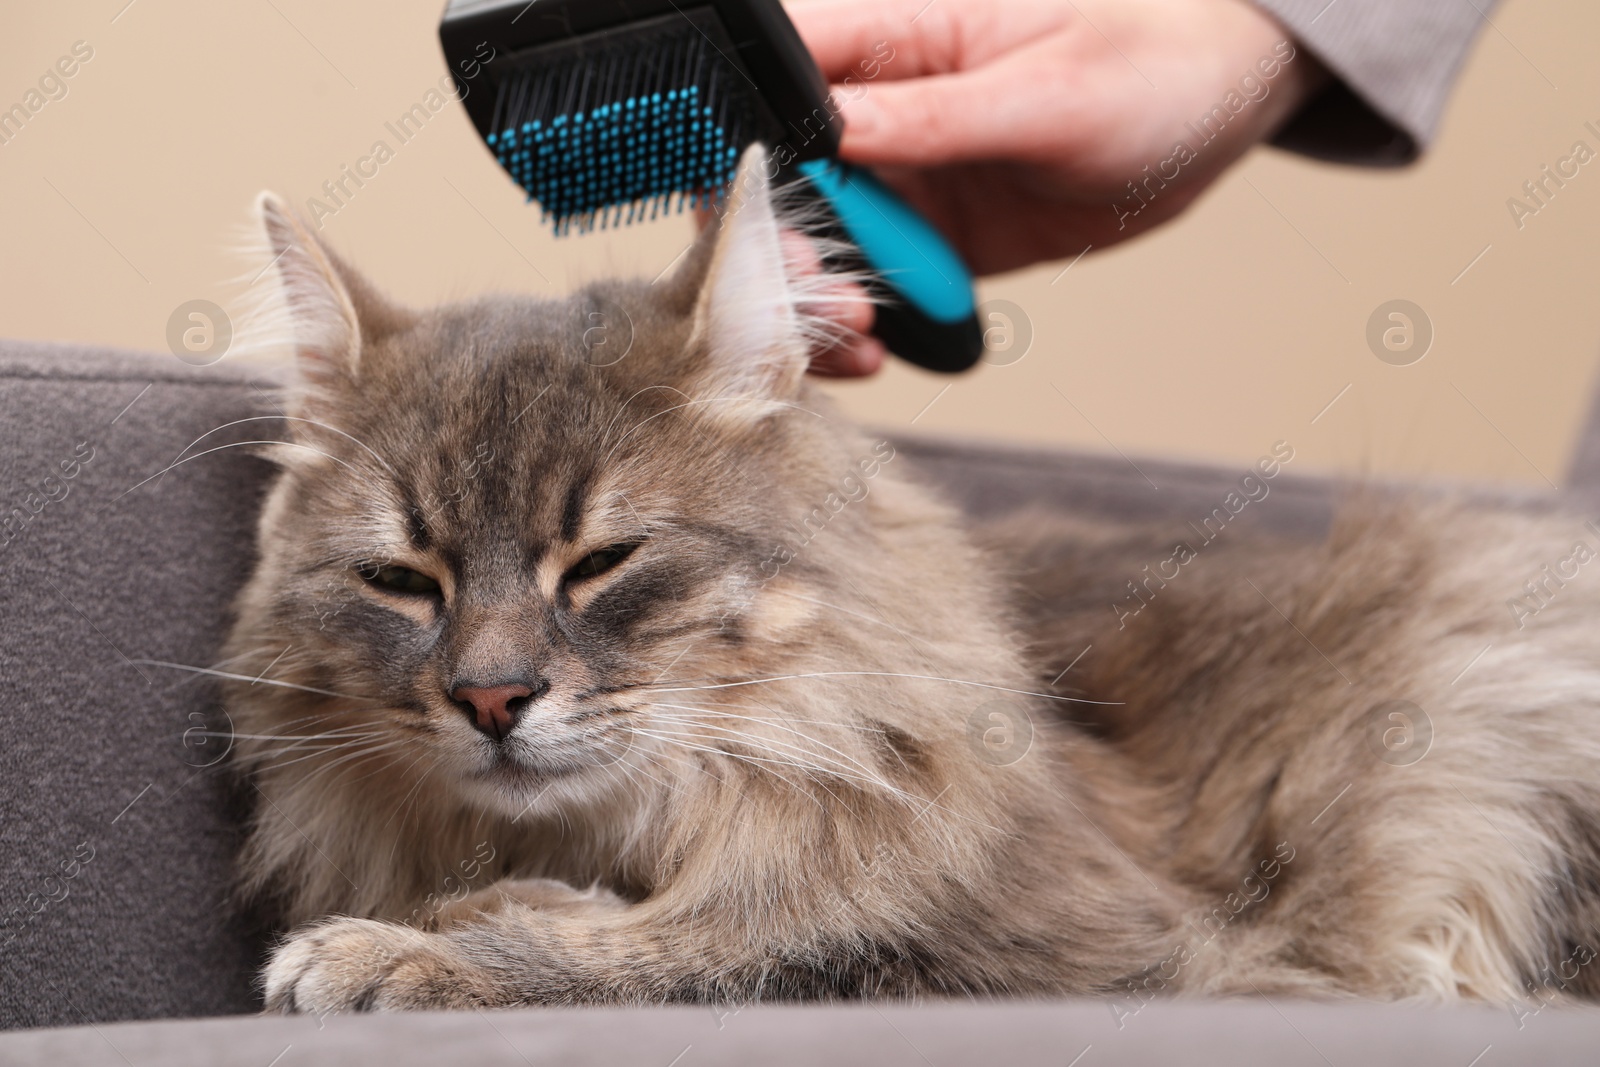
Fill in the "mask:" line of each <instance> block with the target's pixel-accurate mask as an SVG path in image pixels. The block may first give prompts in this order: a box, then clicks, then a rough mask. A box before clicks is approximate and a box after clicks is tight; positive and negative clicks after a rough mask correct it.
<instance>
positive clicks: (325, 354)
mask: <svg viewBox="0 0 1600 1067" xmlns="http://www.w3.org/2000/svg"><path fill="white" fill-rule="evenodd" d="M256 212H257V215H258V217H259V218H260V220H261V230H262V234H263V236H264V237H265V239H266V251H267V253H268V254H269V255H270V256H271V257H272V263H273V265H274V267H275V269H276V270H277V272H278V278H279V281H280V283H281V288H282V294H283V309H284V311H285V313H286V314H287V316H288V323H287V327H288V331H287V332H288V333H289V334H290V336H291V339H292V343H293V346H294V349H295V353H296V357H297V358H296V363H297V364H298V366H299V370H300V378H301V380H302V381H303V382H304V383H305V384H306V385H307V386H309V387H311V388H312V389H314V390H315V389H327V388H329V387H334V386H337V385H339V384H342V383H351V382H354V381H355V380H356V378H357V375H358V371H359V369H360V365H361V357H362V351H363V348H364V347H365V344H364V343H370V342H371V341H373V340H375V339H376V338H378V337H380V336H382V335H383V334H385V333H388V332H390V331H392V330H395V329H398V328H400V327H401V326H403V325H405V323H406V322H407V321H408V318H409V315H408V313H407V312H405V311H403V310H402V309H400V308H397V307H395V306H394V305H393V304H390V303H389V302H388V301H387V300H385V299H384V298H383V297H382V296H380V295H379V294H378V292H377V290H376V289H374V288H373V287H372V285H371V283H369V282H368V281H367V280H366V279H365V278H363V277H361V275H360V274H358V273H357V272H356V271H355V270H354V269H353V268H352V267H350V266H349V265H348V264H346V263H344V262H343V261H342V260H341V259H340V258H339V257H338V256H337V255H335V254H334V252H333V250H332V249H330V248H328V247H327V246H326V245H324V244H323V243H322V242H321V241H320V240H319V239H318V238H317V236H316V234H314V233H312V232H311V229H310V227H308V226H307V225H306V223H305V221H304V220H303V219H301V218H300V217H299V216H298V215H297V214H295V212H294V211H293V210H292V209H291V208H290V207H289V206H288V205H287V204H285V203H284V202H283V201H282V200H280V199H278V197H276V196H274V195H273V194H272V193H262V194H261V196H260V197H259V198H257V200H256Z"/></svg>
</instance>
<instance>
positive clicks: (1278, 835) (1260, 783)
mask: <svg viewBox="0 0 1600 1067" xmlns="http://www.w3.org/2000/svg"><path fill="white" fill-rule="evenodd" d="M760 169H761V164H760V159H759V157H758V156H753V155H752V156H747V157H746V160H745V164H744V167H743V169H742V171H741V175H740V179H739V181H738V182H737V183H736V189H735V194H734V197H733V199H732V201H731V204H730V209H729V211H728V212H727V214H726V215H725V217H724V218H723V220H722V222H721V224H720V225H719V226H717V227H714V228H713V229H711V230H709V231H708V232H707V233H706V235H705V236H704V237H703V238H702V239H701V241H700V242H699V243H698V244H697V246H696V248H695V250H694V251H693V253H692V254H691V255H690V256H689V257H688V259H687V261H686V263H685V265H684V266H683V267H682V268H681V269H680V270H679V271H678V272H677V273H676V274H674V275H673V276H672V277H670V278H669V279H666V280H663V281H662V282H660V283H658V284H656V285H653V286H652V285H647V284H644V283H606V284H600V285H595V286H591V287H589V288H588V289H586V290H584V291H582V292H580V293H579V294H577V295H575V296H574V297H572V298H571V299H568V300H565V301H555V302H550V301H545V302H541V301H535V300H531V299H526V298H509V297H492V298H486V299H482V300H478V301H473V302H469V303H464V304H458V305H449V306H445V307H442V308H439V309H436V310H433V311H430V312H412V311H408V310H404V309H401V308H398V307H395V306H393V305H392V304H390V303H389V302H387V301H386V300H385V299H384V298H382V297H381V296H380V295H378V294H377V293H376V291H375V290H374V289H373V288H372V287H371V286H370V285H368V284H367V283H365V282H364V281H362V280H361V278H360V277H359V276H358V275H356V274H355V273H354V272H353V271H352V270H351V269H350V268H349V267H348V266H346V265H345V264H344V263H342V262H341V261H340V260H339V259H338V258H337V257H336V256H335V255H334V254H333V253H332V252H330V251H328V250H327V249H326V248H324V247H323V246H322V245H321V244H320V243H319V242H318V241H317V239H316V238H315V237H314V236H313V235H312V234H311V233H310V232H309V231H308V230H307V228H306V227H305V226H304V225H302V224H301V223H300V222H299V221H297V220H296V219H295V218H294V217H293V215H292V214H291V213H290V212H289V211H288V210H287V209H285V208H284V206H283V205H282V204H281V203H280V202H279V201H277V200H275V199H272V198H271V197H265V198H263V200H262V202H261V207H260V210H261V216H262V220H263V228H264V230H265V233H266V237H267V241H268V243H269V244H270V246H271V250H272V254H273V256H275V257H276V259H277V263H278V270H279V271H280V273H281V276H282V280H283V296H284V300H285V307H286V308H287V312H288V316H289V319H290V321H291V322H292V323H293V326H294V343H295V347H296V349H297V353H298V354H297V361H298V364H299V367H300V375H299V385H298V386H297V388H296V390H295V391H294V393H293V395H292V397H291V398H290V404H291V405H292V406H291V408H290V415H289V418H288V420H287V425H288V427H289V429H288V440H287V441H286V442H285V443H284V445H283V446H281V447H277V448H274V449H273V455H274V458H275V459H277V460H278V461H279V462H280V463H281V466H282V473H281V474H280V476H279V478H278V480H277V482H276V484H275V486H274V487H273V489H272V492H271V495H270V497H269V499H268V502H267V505H266V508H265V512H264V514H263V517H262V520H261V533H260V562H259V564H258V566H257V568H256V571H255V573H254V574H253V576H252V577H251V579H250V581H249V584H248V585H247V587H246V588H245V589H244V591H243V592H242V593H241V595H240V597H239V600H238V603H237V622H236V624H235V626H234V629H233V632H232V634H231V637H230V639H229V642H228V648H227V651H226V655H227V657H228V658H227V660H225V663H224V665H225V666H226V670H225V671H224V672H223V673H224V674H226V675H228V676H230V679H232V680H229V681H227V682H226V683H225V690H226V700H227V705H228V709H229V712H230V715H231V717H232V720H233V723H234V724H235V727H236V729H237V731H238V733H237V745H236V749H235V751H236V754H237V757H238V762H239V766H240V769H241V771H242V772H243V773H244V774H246V775H248V780H249V781H250V783H251V785H252V795H253V796H254V799H255V802H256V803H255V811H254V816H253V822H252V824H251V827H250V833H249V838H248V842H247V846H246V848H245V851H244V856H243V884H244V890H245V892H246V893H247V894H248V895H249V896H251V897H252V898H255V899H257V900H261V901H266V902H270V903H271V905H272V906H274V907H275V908H276V909H277V911H278V913H279V915H280V916H281V918H282V920H283V921H284V923H285V924H286V926H289V927H292V928H293V929H292V932H291V933H290V934H288V936H287V937H286V939H285V940H284V941H283V942H282V943H281V944H280V945H279V946H278V947H277V949H276V950H275V952H274V955H273V957H272V960H271V962H270V964H269V966H268V967H267V970H266V974H265V979H264V981H265V994H266V1001H267V1006H268V1008H269V1009H270V1010H278V1011H311V1012H325V1011H336V1010H345V1009H396V1008H422V1007H471V1006H493V1005H512V1004H529V1003H546V1004H557V1003H611V1004H619V1003H660V1002H671V1001H699V1002H727V1001H732V1002H739V1003H743V1002H747V1001H750V1000H755V999H765V1000H770V999H782V998H838V997H844V998H850V997H870V996H897V997H904V996H913V995H925V994H967V995H998V994H1023V995H1039V994H1098V995H1104V996H1108V997H1112V998H1114V999H1113V1001H1112V1003H1113V1005H1114V1010H1116V1011H1118V1012H1119V1013H1121V1014H1126V1013H1129V1012H1136V1011H1137V1010H1139V1008H1140V1007H1141V1006H1142V1004H1143V1003H1144V1002H1146V1001H1147V1000H1149V999H1150V998H1151V997H1152V996H1154V995H1157V994H1162V993H1172V992H1179V991H1183V992H1210V993H1223V994H1226V993H1253V992H1254V991H1258V990H1259V991H1261V992H1265V993H1269V994H1270V993H1273V992H1286V993H1294V994H1307V995H1319V996H1332V995H1342V996H1349V995H1359V996H1371V997H1385V998H1399V997H1425V998H1431V999H1451V998H1457V997H1477V998H1487V999H1491V1000H1498V1001H1503V1002H1513V1001H1516V1000H1517V999H1518V998H1520V997H1523V996H1524V995H1525V993H1526V991H1528V990H1530V989H1534V988H1537V989H1539V990H1540V991H1541V994H1542V995H1544V996H1546V997H1551V996H1556V995H1558V994H1566V995H1571V994H1580V995H1591V994H1592V993H1593V992H1594V991H1595V990H1597V989H1600V981H1597V980H1596V979H1595V977H1594V974H1593V973H1592V972H1593V971H1594V970H1595V968H1592V967H1588V966H1587V965H1588V963H1589V962H1590V961H1591V960H1592V959H1593V956H1594V951H1593V948H1592V946H1593V945H1594V944H1595V943H1596V937H1597V936H1600V935H1597V933H1596V922H1597V920H1600V915H1597V910H1600V828H1597V827H1600V824H1597V814H1600V772H1597V770H1596V766H1597V764H1596V756H1597V749H1600V718H1597V715H1600V649H1597V648H1596V644H1595V641H1594V639H1593V636H1592V634H1591V631H1590V630H1589V629H1588V626H1587V623H1588V622H1589V620H1591V619H1594V618H1596V617H1600V616H1597V613H1596V610H1595V609H1596V608H1597V606H1600V604H1597V598H1600V592H1597V590H1600V586H1596V585H1595V583H1593V582H1589V583H1585V582H1583V581H1581V580H1579V581H1574V582H1572V583H1570V585H1569V586H1566V587H1563V588H1562V589H1561V590H1560V592H1559V593H1558V594H1557V595H1554V596H1552V597H1550V598H1549V600H1548V603H1546V604H1545V606H1543V607H1542V608H1541V609H1540V610H1539V613H1538V616H1537V618H1536V619H1531V620H1529V619H1526V618H1522V619H1512V620H1508V618H1507V612H1506V608H1505V605H1504V600H1505V596H1506V595H1507V592H1515V591H1517V590H1518V589H1519V588H1520V585H1521V583H1522V581H1523V579H1524V578H1526V577H1528V576H1529V575H1537V574H1538V573H1539V567H1540V565H1541V564H1543V563H1547V562H1549V561H1552V560H1558V559H1561V558H1563V557H1566V556H1569V555H1570V554H1571V551H1572V542H1573V540H1574V539H1575V534H1576V531H1577V524H1576V522H1571V523H1567V522H1564V521H1563V520H1561V519H1559V518H1529V517H1525V516H1510V515H1499V514H1487V513H1478V512H1473V511H1469V510H1461V509H1457V510H1451V509H1445V508H1442V507H1441V508H1434V509H1424V510H1420V511H1410V512H1405V511H1399V510H1396V509H1393V508H1387V507H1378V506H1366V507H1359V508H1357V509H1355V511H1354V512H1353V513H1352V514H1351V515H1350V516H1348V517H1347V518H1346V520H1344V521H1343V522H1342V523H1341V524H1339V525H1338V526H1337V528H1336V529H1335V531H1334V533H1333V534H1332V536H1331V537H1330V538H1329V540H1328V541H1327V543H1326V544H1323V545H1321V546H1316V547H1304V546H1299V547H1296V546H1288V545H1277V544H1273V543H1268V542H1261V543H1254V542H1251V541H1249V540H1247V539H1246V538H1245V537H1244V536H1243V535H1242V534H1240V533H1237V532H1235V531H1230V532H1229V534H1228V536H1227V537H1225V538H1222V539H1220V540H1219V541H1218V542H1217V543H1216V545H1215V546H1213V547H1207V548H1206V549H1205V557H1204V558H1203V559H1201V560H1199V561H1197V562H1196V563H1195V564H1194V565H1193V566H1191V567H1188V568H1186V569H1185V572H1184V574H1183V577H1182V580H1181V581H1173V582H1171V583H1170V585H1167V586H1163V587H1162V588H1161V589H1160V591H1159V594H1158V595H1155V596H1153V597H1152V598H1151V600H1150V602H1149V603H1148V605H1146V607H1145V608H1144V609H1143V610H1142V611H1141V612H1140V614H1139V615H1138V617H1136V618H1121V619H1119V618H1118V616H1117V614H1116V612H1115V611H1113V610H1112V609H1110V608H1109V607H1108V605H1111V604H1113V603H1115V602H1117V601H1118V600H1120V599H1121V598H1123V597H1124V596H1125V595H1126V592H1127V590H1126V589H1125V588H1124V586H1125V584H1126V580H1127V579H1128V578H1129V577H1131V576H1136V575H1138V574H1140V568H1141V567H1142V566H1143V565H1144V564H1145V563H1147V562H1148V561H1149V560H1151V559H1159V558H1162V557H1164V556H1167V555H1169V554H1170V552H1171V547H1172V546H1171V542H1170V541H1162V540H1160V539H1158V537H1157V535H1156V534H1154V533H1150V534H1145V533H1143V532H1140V531H1134V532H1131V533H1130V532H1129V531H1128V530H1127V529H1126V528H1124V529H1120V530H1109V529H1102V528H1096V527H1093V526H1090V525H1087V524H1083V525H1078V524H1073V523H1067V522H1063V521H1062V520H1059V519H1043V518H1038V517H1033V518H1027V517H1024V518H1021V519H1017V520H1013V521H1011V522H1009V523H1003V524H999V525H995V526H991V527H988V528H985V529H983V530H979V531H970V532H969V531H966V530H964V529H963V524H962V522H961V520H960V519H959V518H958V516H957V515H956V514H955V512H954V511H953V510H952V509H951V508H950V507H949V506H947V505H946V504H944V503H943V502H941V501H940V500H938V499H937V498H936V497H935V495H934V494H933V493H931V492H929V491H928V490H926V489H924V488H922V487H920V486H919V485H918V484H917V483H916V482H915V480H914V479H912V478H910V477H908V476H907V472H905V471H904V470H903V469H902V468H903V466H904V464H903V462H902V461H897V460H896V458H895V453H894V450H893V447H892V446H891V445H889V444H888V443H886V442H881V441H874V440H872V439H870V438H868V437H866V436H864V435H863V434H862V433H861V432H860V431H858V430H857V429H856V428H854V427H852V426H851V425H849V424H848V423H847V422H845V421H844V420H842V419H841V418H840V417H839V416H838V414H837V413H835V411H834V410H833V409H832V408H831V407H830V406H829V404H828V403H827V402H826V401H825V399H824V398H823V397H822V395H821V394H820V393H818V392H817V391H816V390H815V389H813V388H812V387H811V386H810V385H809V384H807V383H806V382H805V380H804V378H803V371H804V368H805V364H806V359H807V352H808V350H809V347H810V339H811V337H812V335H813V333H814V331H815V330H816V329H817V328H818V327H817V325H816V323H817V318H816V317H815V316H814V315H812V314H811V312H812V311H813V310H814V309H815V306H816V303H817V301H819V300H822V299H826V298H827V293H826V287H827V285H828V284H829V279H827V278H826V277H825V276H823V275H820V274H817V273H815V272H814V271H813V270H808V269H807V267H806V264H805V263H803V262H802V261H801V259H800V258H798V257H797V256H796V255H794V254H793V252H794V249H793V242H792V241H791V242H788V243H786V242H785V241H784V240H783V239H781V238H780V229H779V224H778V219H777V217H776V215H775V213H774V210H773V207H772V204H771V201H770V198H769V196H768V193H767V191H766V188H765V186H764V183H763V181H762V178H761V173H760ZM597 316H598V317H597ZM596 328H599V329H600V330H601V334H600V335H596V334H595V333H594V330H595V329H596ZM597 337H598V339H599V341H603V342H604V343H603V344H601V343H597ZM607 345H609V346H610V347H606V346H607ZM619 348H620V349H622V350H624V354H621V355H620V356H619V354H618V349H619ZM601 352H603V353H604V358H601V356H600V353H601ZM1146 591H1147V592H1149V591H1150V589H1149V587H1148V586H1147V587H1146ZM1517 622H1521V623H1524V624H1525V625H1523V626H1522V627H1521V628H1520V629H1519V628H1518V626H1517V625H1514V623H1517ZM1090 644H1092V645H1093V650H1092V652H1091V653H1089V654H1087V655H1085V656H1083V657H1082V658H1081V660H1080V661H1079V662H1077V663H1076V664H1075V665H1074V666H1073V668H1072V669H1071V670H1070V671H1067V672H1061V671H1060V665H1061V663H1062V662H1064V661H1065V660H1066V659H1070V657H1071V656H1072V655H1074V654H1076V652H1077V651H1078V650H1080V649H1083V648H1084V647H1085V646H1087V645H1090ZM1486 646H1487V648H1486ZM1475 657H1476V658H1475ZM1469 662H1470V663H1471V669H1470V670H1468V671H1466V672H1464V673H1463V672H1462V668H1463V666H1464V665H1467V664H1469ZM1058 672H1059V673H1058ZM511 682H515V683H517V684H520V685H522V686H523V690H525V691H526V695H525V696H522V697H518V698H516V699H517V700H520V701H522V704H521V706H520V714H519V717H517V718H516V720H515V725H514V728H511V729H510V730H509V732H506V733H503V734H501V735H496V734H494V733H492V732H491V731H488V730H487V729H486V728H485V726H484V725H483V723H484V721H485V720H484V719H483V716H482V714H479V715H478V720H479V721H478V723H476V724H475V722H474V707H473V705H471V704H470V703H467V702H465V701H464V700H462V699H458V697H459V695H460V694H461V693H463V692H467V691H468V690H467V689H465V688H463V687H473V686H476V687H484V686H498V685H502V684H509V683H511ZM452 694H455V695H454V696H453V695H452ZM1395 701H1409V702H1412V703H1413V704H1414V705H1416V706H1417V707H1418V708H1421V709H1425V717H1426V720H1427V723H1428V724H1429V725H1430V726H1431V735H1430V736H1431V740H1430V741H1429V743H1428V747H1427V748H1426V751H1425V755H1424V756H1423V758H1420V759H1414V758H1411V757H1410V756H1407V757H1406V758H1403V759H1394V758H1386V757H1387V756H1389V755H1390V753H1391V752H1392V751H1393V746H1392V745H1389V743H1388V741H1387V740H1385V738H1387V736H1388V731H1391V730H1393V729H1400V730H1402V731H1405V730H1414V729H1416V728H1418V724H1416V723H1413V722H1411V721H1410V720H1405V721H1404V722H1401V720H1397V719H1393V718H1391V716H1392V715H1393V714H1396V713H1394V712H1389V711H1385V710H1384V709H1386V708H1391V707H1398V706H1399V705H1394V704H1393V703H1392V702H1395ZM508 706H509V705H508ZM1375 716H1376V717H1375ZM1397 724H1398V725H1397ZM1408 738H1409V735H1407V737H1405V738H1402V740H1407V739H1408ZM1375 739H1377V742H1378V743H1376V744H1375ZM1409 740H1412V741H1414V740H1415V739H1414V738H1409Z"/></svg>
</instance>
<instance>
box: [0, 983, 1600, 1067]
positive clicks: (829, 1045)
mask: <svg viewBox="0 0 1600 1067" xmlns="http://www.w3.org/2000/svg"><path fill="white" fill-rule="evenodd" d="M1519 1022H1520V1023H1521V1026H1520V1028H1519V1026H1518V1023H1519ZM1122 1023H1123V1025H1122V1027H1121V1028H1120V1029H1119V1028H1118V1026H1117V1019H1116V1018H1115V1017H1114V1016H1113V1015H1112V1013H1111V1012H1110V1010H1109V1009H1108V1008H1107V1006H1106V1005H1105V1004H1103V1003H1096V1002H1092V1001H1084V1002H1076V1003H1068V1004H1054V1005H1043V1004H1010V1005H1006V1004H992V1003H991V1004H975V1003H966V1004H956V1003H946V1002H934V1003H928V1004H924V1005H921V1006H918V1007H909V1006H905V1005H865V1006H862V1005H854V1006H812V1007H762V1008H753V1007H752V1008H745V1009H743V1010H742V1011H741V1010H738V1009H735V1008H717V1009H712V1008H655V1009H634V1010H626V1011H620V1010H610V1011H596V1010H575V1009H565V1010H557V1009H530V1010H522V1011H506V1012H477V1013H463V1014H448V1013H418V1014H413V1015H405V1016H372V1015H368V1016H357V1017H349V1016H346V1017H338V1016H335V1017H332V1018H328V1019H326V1020H318V1019H314V1018H298V1019H286V1018H270V1019H269V1018H254V1019H216V1020H202V1021H191V1022H179V1023H171V1022H168V1023H134V1024H125V1025H120V1026H103V1027H99V1028H98V1029H89V1028H87V1027H79V1028H76V1029H72V1030H62V1031H33V1032H29V1033H21V1034H12V1035H0V1061H3V1062H6V1063H19V1064H21V1063H29V1064H49V1065H51V1067H102V1065H104V1067H125V1065H132V1064H137V1065H139V1067H143V1065H145V1064H152V1065H153V1064H164V1065H169V1067H353V1065H365V1064H372V1065H377V1067H441V1065H452V1064H471V1067H532V1065H534V1064H538V1065H540V1067H544V1065H546V1064H550V1065H557V1064H559V1065H561V1067H599V1065H602V1064H605V1065H610V1064H618V1065H626V1067H753V1065H760V1067H811V1065H815V1064H841V1065H856V1064H872V1065H873V1067H934V1065H938V1067H994V1065H1003V1067H1180V1065H1181V1067H1224V1065H1226V1067H1239V1065H1242V1064H1272V1065H1274V1067H1276V1065H1281V1064H1293V1065H1301V1064H1303V1065H1306V1067H1326V1065H1329V1064H1337V1065H1339V1067H1354V1065H1359V1067H1496V1065H1505V1064H1584V1063H1593V1062H1594V1045H1595V1034H1596V1029H1597V1026H1600V1012H1597V1011H1596V1010H1594V1009H1581V1010H1570V1009H1569V1010H1567V1011H1558V1010H1557V1009H1555V1008H1546V1009H1545V1010H1544V1011H1542V1012H1540V1013H1538V1014H1537V1015H1535V1014H1532V1008H1531V1007H1530V1008H1529V1014H1527V1015H1525V1016H1523V1017H1521V1018H1520V1019H1518V1018H1514V1017H1513V1016H1512V1015H1511V1013H1509V1012H1506V1011H1499V1010H1496V1009H1492V1008H1482V1007H1478V1008H1459V1009H1455V1010H1449V1011H1446V1010H1426V1009H1416V1008H1411V1009H1406V1008H1399V1007H1393V1006H1388V1005H1377V1004H1363V1005H1351V1004H1316V1005H1309V1004H1295V1003H1292V1002H1281V1001H1278V1000H1277V999H1276V998H1275V999H1274V1000H1272V1001H1266V1000H1264V999H1257V998H1251V999H1249V1000H1244V1001H1232V1002H1218V1003H1211V1004H1197V1003H1194V1002H1160V1003H1153V1004H1150V1005H1149V1006H1147V1007H1145V1008H1144V1009H1143V1010H1142V1011H1140V1012H1139V1013H1138V1014H1137V1015H1134V1016H1131V1017H1123V1019H1122ZM1486 1050H1487V1051H1486ZM279 1057H281V1058H279Z"/></svg>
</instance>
